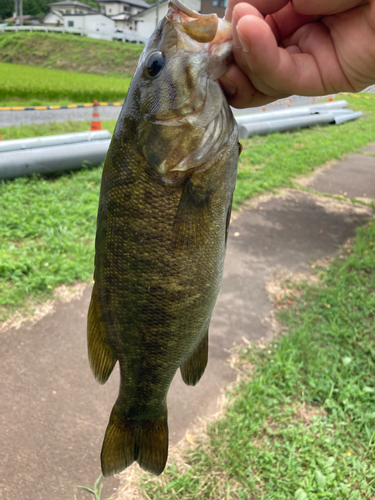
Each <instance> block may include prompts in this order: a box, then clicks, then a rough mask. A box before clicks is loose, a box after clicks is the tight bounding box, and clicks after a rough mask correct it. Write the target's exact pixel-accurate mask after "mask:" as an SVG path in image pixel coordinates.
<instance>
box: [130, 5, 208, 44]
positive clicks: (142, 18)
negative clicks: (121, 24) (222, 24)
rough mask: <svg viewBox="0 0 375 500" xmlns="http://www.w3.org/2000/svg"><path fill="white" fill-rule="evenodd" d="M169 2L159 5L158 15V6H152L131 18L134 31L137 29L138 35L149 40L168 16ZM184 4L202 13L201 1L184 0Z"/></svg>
mask: <svg viewBox="0 0 375 500" xmlns="http://www.w3.org/2000/svg"><path fill="white" fill-rule="evenodd" d="M168 3H169V0H164V1H162V2H160V3H159V12H158V14H157V9H156V8H157V6H156V4H152V5H150V6H149V8H148V9H147V10H145V11H143V12H140V13H138V14H135V15H134V16H132V17H131V18H129V23H133V25H134V26H135V28H134V29H137V31H138V33H139V34H140V35H141V36H143V37H146V38H149V37H150V36H151V35H152V33H153V32H154V30H155V28H156V25H157V23H158V22H159V21H160V20H161V19H162V18H163V17H164V16H165V15H166V14H167V12H168ZM183 3H184V4H185V5H186V6H187V7H189V8H190V9H193V10H195V11H196V12H199V11H200V8H201V1H200V0H183Z"/></svg>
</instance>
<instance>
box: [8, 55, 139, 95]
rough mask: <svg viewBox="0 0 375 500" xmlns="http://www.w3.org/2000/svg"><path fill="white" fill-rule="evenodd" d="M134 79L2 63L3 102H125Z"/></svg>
mask: <svg viewBox="0 0 375 500" xmlns="http://www.w3.org/2000/svg"><path fill="white" fill-rule="evenodd" d="M130 80H131V78H129V77H127V78H115V77H109V76H100V75H92V74H85V73H72V72H69V71H59V70H52V69H42V68H37V67H32V66H22V65H19V64H8V63H0V104H1V105H4V104H6V103H7V102H9V101H14V100H17V101H19V102H20V103H22V102H25V101H26V102H27V101H30V100H40V101H41V102H43V103H46V102H47V101H48V102H50V101H56V102H59V101H69V102H76V103H79V102H81V103H86V102H92V101H93V100H94V99H98V100H99V101H119V102H123V101H124V99H125V96H126V93H127V91H128V88H129V84H130Z"/></svg>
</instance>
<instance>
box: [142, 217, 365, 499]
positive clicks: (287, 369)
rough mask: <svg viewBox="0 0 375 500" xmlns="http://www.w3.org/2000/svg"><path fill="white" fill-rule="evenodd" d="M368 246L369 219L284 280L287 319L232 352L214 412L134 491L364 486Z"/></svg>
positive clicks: (201, 494) (273, 492) (212, 493)
mask: <svg viewBox="0 0 375 500" xmlns="http://www.w3.org/2000/svg"><path fill="white" fill-rule="evenodd" d="M374 248H375V220H374V223H371V222H370V223H369V224H368V226H367V227H364V228H360V229H359V230H358V237H357V243H356V245H355V246H354V247H352V248H351V253H350V256H349V257H347V258H346V259H342V258H339V259H336V260H335V261H333V262H332V263H331V265H330V267H329V268H328V269H327V268H326V269H321V270H320V271H319V272H320V274H321V280H320V283H319V284H318V285H316V286H314V287H312V286H308V285H307V284H306V283H301V284H299V285H295V286H294V287H293V286H292V285H290V284H289V285H288V288H292V290H293V291H292V292H291V293H289V295H288V296H286V297H284V298H283V300H282V302H281V303H280V305H284V307H285V306H287V304H288V303H293V306H291V307H289V308H286V309H282V310H281V311H280V314H279V319H280V320H281V322H282V323H283V324H284V325H285V326H287V327H288V329H289V331H288V332H287V333H286V334H284V335H283V336H281V337H278V338H276V340H274V341H273V342H271V343H269V344H268V345H267V344H263V345H258V346H257V345H249V346H248V347H247V349H246V350H243V351H240V352H239V357H240V360H239V363H238V364H237V368H238V369H239V370H241V371H242V372H243V373H244V374H245V376H244V377H243V378H242V381H241V383H240V384H237V385H236V386H235V387H234V388H233V390H232V391H230V392H229V405H228V406H227V408H226V410H225V413H224V416H223V417H222V418H220V419H219V420H218V421H216V422H215V423H213V424H211V425H210V426H209V429H208V437H207V438H206V439H202V440H199V437H198V438H194V439H195V440H198V442H197V444H196V446H195V447H190V448H189V449H188V450H187V451H186V452H185V455H184V460H182V459H181V457H179V460H177V461H175V463H173V462H174V461H173V457H172V460H171V461H172V464H171V465H169V466H168V467H167V469H166V471H165V472H164V474H163V475H162V476H160V479H154V478H151V476H150V475H148V476H146V475H144V482H143V487H144V489H145V491H146V493H147V497H146V498H152V499H153V500H172V499H175V500H177V499H179V500H195V499H198V498H199V499H210V500H223V499H224V500H338V499H340V500H372V499H374V498H375V333H374V332H375V251H374ZM346 255H347V256H348V253H346Z"/></svg>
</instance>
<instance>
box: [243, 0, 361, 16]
mask: <svg viewBox="0 0 375 500" xmlns="http://www.w3.org/2000/svg"><path fill="white" fill-rule="evenodd" d="M251 3H253V2H251ZM292 3H293V7H294V9H295V10H296V11H297V12H300V13H301V14H309V15H314V14H317V15H320V16H321V15H330V14H337V13H338V12H345V11H347V10H350V9H353V8H354V7H358V6H359V5H363V4H365V3H369V2H368V0H329V2H327V0H314V1H309V2H307V1H306V0H293V1H292Z"/></svg>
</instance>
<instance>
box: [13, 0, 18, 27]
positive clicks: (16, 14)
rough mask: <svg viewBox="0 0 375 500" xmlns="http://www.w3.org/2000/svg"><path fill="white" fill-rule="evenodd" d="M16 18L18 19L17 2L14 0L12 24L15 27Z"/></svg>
mask: <svg viewBox="0 0 375 500" xmlns="http://www.w3.org/2000/svg"><path fill="white" fill-rule="evenodd" d="M17 17H18V1H17V0H14V18H15V21H14V24H15V25H17Z"/></svg>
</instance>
